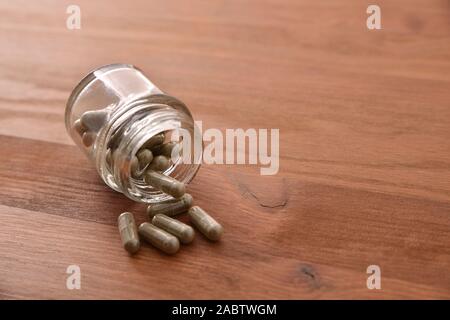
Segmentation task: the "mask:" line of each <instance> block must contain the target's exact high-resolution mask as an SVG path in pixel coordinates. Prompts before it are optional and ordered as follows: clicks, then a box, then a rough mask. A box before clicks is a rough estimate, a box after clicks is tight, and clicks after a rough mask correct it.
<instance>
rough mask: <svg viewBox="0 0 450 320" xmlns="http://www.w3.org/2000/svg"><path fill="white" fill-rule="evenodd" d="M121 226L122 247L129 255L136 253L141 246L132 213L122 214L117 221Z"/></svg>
mask: <svg viewBox="0 0 450 320" xmlns="http://www.w3.org/2000/svg"><path fill="white" fill-rule="evenodd" d="M117 223H118V225H119V231H120V238H121V239H122V245H123V247H124V248H125V250H127V251H128V252H129V253H136V252H137V251H138V250H139V247H140V246H141V243H140V242H139V235H138V230H137V227H136V223H135V221H134V217H133V214H131V213H130V212H124V213H122V214H121V215H120V216H119V218H118V219H117Z"/></svg>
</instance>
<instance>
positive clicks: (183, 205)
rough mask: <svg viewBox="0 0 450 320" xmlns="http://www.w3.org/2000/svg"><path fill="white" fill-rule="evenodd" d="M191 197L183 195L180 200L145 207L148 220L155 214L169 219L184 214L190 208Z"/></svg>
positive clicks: (186, 194)
mask: <svg viewBox="0 0 450 320" xmlns="http://www.w3.org/2000/svg"><path fill="white" fill-rule="evenodd" d="M192 202H193V199H192V196H191V195H190V194H189V193H185V194H184V195H183V196H182V197H181V198H180V199H172V200H168V201H164V202H160V203H155V204H151V205H149V206H148V207H147V214H148V217H149V219H151V218H153V217H154V216H155V215H157V214H164V215H166V216H169V217H173V216H176V215H177V214H180V213H183V212H186V211H188V210H189V208H190V207H191V206H192Z"/></svg>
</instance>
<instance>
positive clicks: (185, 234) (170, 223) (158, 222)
mask: <svg viewBox="0 0 450 320" xmlns="http://www.w3.org/2000/svg"><path fill="white" fill-rule="evenodd" d="M152 223H153V225H155V226H157V227H158V228H161V229H163V230H165V231H167V232H168V233H171V234H173V235H174V236H176V237H177V238H178V239H179V240H180V242H181V243H184V244H188V243H191V242H192V240H194V236H195V232H194V229H192V227H191V226H188V225H187V224H185V223H183V222H181V221H178V220H175V219H173V218H170V217H168V216H166V215H163V214H157V215H156V216H154V217H153V219H152Z"/></svg>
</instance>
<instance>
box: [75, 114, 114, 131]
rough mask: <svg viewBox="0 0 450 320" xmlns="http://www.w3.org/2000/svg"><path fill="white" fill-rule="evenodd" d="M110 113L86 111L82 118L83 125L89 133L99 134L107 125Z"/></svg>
mask: <svg viewBox="0 0 450 320" xmlns="http://www.w3.org/2000/svg"><path fill="white" fill-rule="evenodd" d="M107 119H108V112H107V111H105V110H94V111H86V112H85V113H83V115H82V116H81V118H80V120H81V124H82V125H83V127H85V128H87V129H88V130H89V131H94V132H98V131H99V130H100V129H101V128H102V127H103V126H104V125H105V123H106V121H107Z"/></svg>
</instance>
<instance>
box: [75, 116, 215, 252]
mask: <svg viewBox="0 0 450 320" xmlns="http://www.w3.org/2000/svg"><path fill="white" fill-rule="evenodd" d="M107 118H108V113H107V112H106V110H96V111H87V112H85V113H84V114H83V115H82V116H81V117H80V119H78V120H76V121H75V122H74V125H73V129H74V130H75V131H76V132H77V133H78V134H79V135H80V137H81V141H82V142H83V144H84V145H85V146H86V147H90V146H92V145H93V144H94V143H95V139H96V137H97V134H98V132H99V130H100V129H101V128H102V126H103V125H104V124H105V122H106V121H107ZM115 136H116V137H120V136H121V132H117V133H116V134H115ZM115 136H114V135H113V137H112V138H111V140H110V142H109V144H108V149H107V151H106V159H105V160H106V163H107V165H108V166H109V167H110V168H111V167H112V165H113V161H114V152H115V150H116V148H117V146H118V143H119V142H118V141H117V140H118V139H117V138H115ZM165 138H166V137H165V134H164V133H159V134H157V135H155V136H153V137H152V138H150V139H149V140H148V141H147V142H146V143H144V144H143V145H142V147H141V148H140V149H139V150H138V152H137V153H136V155H135V156H133V157H132V158H131V159H130V162H129V168H130V175H131V177H132V178H134V179H139V180H142V181H144V182H145V183H146V184H148V185H150V186H152V187H153V188H155V189H157V190H159V191H161V192H163V193H166V194H168V195H170V196H172V197H173V199H171V200H168V201H164V202H160V203H156V204H152V205H150V206H148V208H147V217H148V222H143V223H141V224H140V225H139V227H137V224H136V221H135V219H134V216H133V214H132V213H130V212H124V213H122V214H121V215H120V216H119V217H118V219H117V224H118V227H119V232H120V238H121V241H122V245H123V247H124V248H125V250H126V251H128V252H129V253H130V254H135V253H136V252H138V251H139V248H140V246H141V241H140V239H141V238H142V239H143V240H145V241H146V242H148V243H150V244H151V245H153V246H154V247H156V248H158V249H160V250H161V251H163V252H165V253H167V254H175V253H176V252H178V250H179V249H180V243H181V244H189V243H191V242H192V241H193V240H194V237H195V231H194V229H193V228H192V227H191V226H189V225H187V224H185V223H183V222H181V221H178V220H176V219H175V218H174V217H175V216H177V215H180V214H183V213H187V214H188V216H189V218H190V222H191V223H192V225H193V226H194V227H195V228H196V229H197V230H198V231H200V233H202V234H203V235H204V236H205V237H206V238H207V239H209V240H211V241H218V240H220V238H221V236H222V233H223V227H222V226H221V225H220V224H219V223H218V222H217V221H216V220H215V219H214V218H212V217H211V216H210V215H209V214H208V213H206V211H205V210H203V209H202V208H200V207H199V206H193V198H192V196H191V195H190V194H188V193H186V188H185V185H184V183H182V182H179V181H178V180H176V179H174V178H172V177H170V176H167V175H165V174H164V172H165V171H166V170H167V169H169V168H170V166H171V165H172V159H174V156H177V155H178V153H179V152H180V150H179V144H178V143H176V142H172V141H171V142H165Z"/></svg>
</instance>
